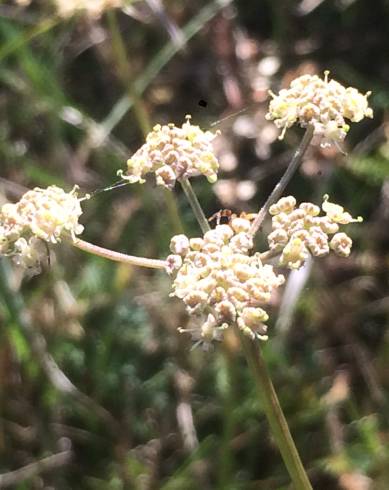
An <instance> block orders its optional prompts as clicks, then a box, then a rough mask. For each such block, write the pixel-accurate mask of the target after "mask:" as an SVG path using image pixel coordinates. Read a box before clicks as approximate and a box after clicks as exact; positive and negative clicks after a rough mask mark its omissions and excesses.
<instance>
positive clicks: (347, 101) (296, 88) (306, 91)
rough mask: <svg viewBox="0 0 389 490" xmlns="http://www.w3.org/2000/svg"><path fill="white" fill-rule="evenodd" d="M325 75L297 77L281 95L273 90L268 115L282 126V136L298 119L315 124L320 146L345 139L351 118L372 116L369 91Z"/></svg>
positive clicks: (352, 119) (303, 122)
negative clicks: (362, 90)
mask: <svg viewBox="0 0 389 490" xmlns="http://www.w3.org/2000/svg"><path fill="white" fill-rule="evenodd" d="M328 75H329V72H328V71H326V72H325V75H324V79H322V78H320V77H318V76H317V75H303V76H301V77H298V78H296V79H295V80H293V81H292V82H291V84H290V87H289V88H288V89H282V90H280V92H279V94H278V95H275V94H273V93H272V92H270V95H271V96H272V100H271V101H270V105H269V112H268V113H267V115H266V118H267V119H270V120H274V124H275V125H276V126H277V127H278V128H280V129H282V132H281V135H280V137H279V138H280V139H282V138H283V137H284V135H285V131H286V130H287V129H288V128H290V127H291V126H293V124H295V123H298V124H300V126H302V127H303V128H305V127H307V126H308V125H312V126H313V128H314V134H315V135H318V136H320V137H321V146H323V147H325V146H328V145H330V144H332V143H339V142H342V141H343V140H344V138H345V137H346V135H347V132H348V131H349V129H350V126H349V125H348V124H347V122H346V119H347V120H349V121H351V122H359V121H361V120H362V119H363V118H364V117H370V118H371V117H373V110H372V109H371V108H370V107H369V104H368V97H369V95H370V92H367V93H366V94H361V93H360V92H358V90H357V89H355V88H353V87H347V88H346V87H344V86H343V85H341V84H340V83H338V82H336V81H335V80H329V79H328Z"/></svg>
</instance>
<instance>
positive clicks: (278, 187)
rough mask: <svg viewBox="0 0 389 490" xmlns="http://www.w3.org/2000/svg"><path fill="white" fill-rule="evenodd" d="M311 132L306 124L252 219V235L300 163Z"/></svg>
mask: <svg viewBox="0 0 389 490" xmlns="http://www.w3.org/2000/svg"><path fill="white" fill-rule="evenodd" d="M313 132H314V127H313V126H312V125H308V126H307V129H306V130H305V134H304V136H303V139H302V140H301V143H300V145H299V146H298V148H297V150H296V151H295V154H294V155H293V158H292V160H291V162H290V164H289V165H288V168H287V169H286V171H285V173H284V175H283V176H282V177H281V179H280V181H279V182H278V184H277V185H276V186H275V187H274V189H273V190H272V192H271V194H270V195H269V197H268V198H267V200H266V202H265V204H264V205H263V206H262V208H261V209H260V210H259V212H258V214H257V216H256V218H255V220H254V221H253V224H252V225H251V230H250V233H251V235H252V236H254V235H255V234H256V233H257V231H258V230H259V228H260V226H261V225H262V223H263V220H264V219H265V217H266V215H267V213H268V211H269V208H270V206H271V205H272V204H273V203H275V202H276V201H278V199H279V198H280V197H281V194H282V193H283V191H284V189H285V187H286V186H287V185H288V183H289V182H290V180H291V178H292V177H293V175H294V173H295V172H296V170H297V169H298V168H299V166H300V165H301V162H302V160H303V157H304V155H305V152H306V151H307V148H308V146H309V144H310V142H311V141H312V138H313Z"/></svg>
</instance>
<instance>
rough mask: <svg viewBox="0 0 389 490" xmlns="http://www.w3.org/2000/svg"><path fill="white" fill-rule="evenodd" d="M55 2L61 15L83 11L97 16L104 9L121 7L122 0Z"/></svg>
mask: <svg viewBox="0 0 389 490" xmlns="http://www.w3.org/2000/svg"><path fill="white" fill-rule="evenodd" d="M55 4H56V7H57V10H58V14H59V15H60V16H61V17H70V16H72V15H75V14H77V13H79V12H84V13H85V14H86V15H87V16H88V17H91V18H98V17H100V16H101V15H102V14H103V13H104V11H105V10H108V9H111V8H117V7H122V6H123V5H124V0H55Z"/></svg>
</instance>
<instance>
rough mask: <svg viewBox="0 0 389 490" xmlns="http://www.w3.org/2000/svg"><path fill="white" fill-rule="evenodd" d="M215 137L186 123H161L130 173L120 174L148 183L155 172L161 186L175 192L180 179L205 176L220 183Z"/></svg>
mask: <svg viewBox="0 0 389 490" xmlns="http://www.w3.org/2000/svg"><path fill="white" fill-rule="evenodd" d="M215 136H216V135H215V134H214V133H211V132H210V131H203V130H202V129H200V127H199V126H194V125H193V124H191V122H190V116H186V122H185V123H184V124H183V125H182V126H181V127H177V126H175V125H174V124H168V125H165V126H161V125H160V124H157V125H156V126H154V128H153V131H151V133H149V134H148V135H147V138H146V143H145V144H144V145H143V146H142V147H141V148H140V149H139V150H138V151H137V152H136V153H135V154H134V155H133V156H132V157H131V158H130V159H129V160H128V161H127V173H123V171H119V175H120V176H121V177H122V178H123V179H126V180H128V181H129V182H131V183H135V182H139V183H143V182H145V180H144V177H145V175H146V174H148V173H154V174H155V178H156V182H157V184H158V185H162V186H164V187H167V188H168V189H172V188H173V187H174V185H175V183H176V180H177V179H180V178H183V177H188V178H189V177H194V176H197V175H205V177H207V179H208V181H209V182H211V183H214V182H216V180H217V171H218V169H219V162H218V160H217V158H216V156H215V154H214V152H213V148H212V140H213V139H214V138H215Z"/></svg>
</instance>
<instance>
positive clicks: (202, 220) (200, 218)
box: [179, 177, 211, 233]
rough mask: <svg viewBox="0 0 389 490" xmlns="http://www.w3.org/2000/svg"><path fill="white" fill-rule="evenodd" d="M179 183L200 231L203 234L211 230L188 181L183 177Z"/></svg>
mask: <svg viewBox="0 0 389 490" xmlns="http://www.w3.org/2000/svg"><path fill="white" fill-rule="evenodd" d="M179 182H180V184H181V186H182V188H183V190H184V192H185V195H186V197H187V198H188V201H189V204H190V205H191V207H192V210H193V213H194V215H195V216H196V219H197V221H198V223H199V225H200V228H201V231H202V232H203V233H206V232H207V231H209V230H210V229H211V227H210V226H209V223H208V220H207V218H206V217H205V214H204V211H203V209H202V207H201V205H200V203H199V200H198V199H197V196H196V194H195V192H194V190H193V187H192V185H191V183H190V182H189V179H187V178H186V177H183V178H182V179H179Z"/></svg>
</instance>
